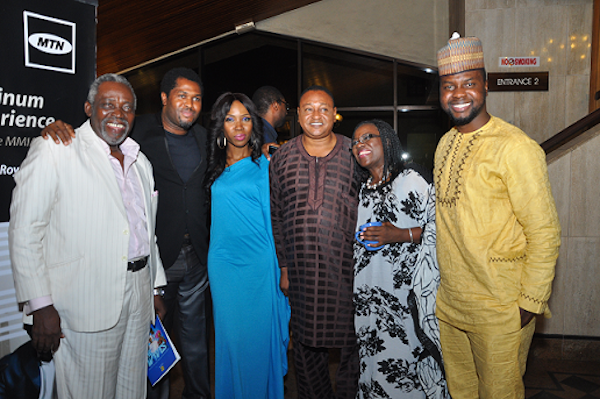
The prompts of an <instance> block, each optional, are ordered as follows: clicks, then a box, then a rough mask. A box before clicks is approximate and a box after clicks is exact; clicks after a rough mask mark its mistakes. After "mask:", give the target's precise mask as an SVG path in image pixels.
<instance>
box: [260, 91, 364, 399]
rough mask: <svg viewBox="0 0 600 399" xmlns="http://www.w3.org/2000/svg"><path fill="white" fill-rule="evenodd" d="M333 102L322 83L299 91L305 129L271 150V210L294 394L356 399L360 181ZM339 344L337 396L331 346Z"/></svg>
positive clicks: (299, 112) (299, 396)
mask: <svg viewBox="0 0 600 399" xmlns="http://www.w3.org/2000/svg"><path fill="white" fill-rule="evenodd" d="M335 115H336V108H335V104H334V101H333V96H332V95H331V93H330V92H329V90H327V89H326V88H324V87H321V86H311V87H309V88H307V89H306V90H305V91H304V92H303V93H302V95H301V97H300V103H299V107H298V119H299V122H300V126H301V127H302V130H303V134H302V135H301V136H299V137H296V138H294V139H292V140H290V141H289V142H288V143H286V144H285V145H283V146H282V147H281V148H280V149H279V150H277V152H276V153H275V154H274V155H273V157H272V161H271V165H270V169H269V170H270V178H271V215H272V221H273V235H274V237H275V245H276V247H277V257H278V259H279V265H280V267H281V288H282V290H283V292H284V293H285V294H286V295H288V294H289V297H290V302H291V305H292V321H291V331H292V339H293V342H294V343H293V345H294V346H293V347H294V365H295V368H296V378H297V385H298V398H334V397H335V398H354V397H355V396H356V388H357V384H358V373H359V363H358V347H357V342H356V336H355V334H354V315H353V304H352V281H353V260H352V240H353V238H354V228H355V226H356V212H357V208H358V199H357V196H358V190H359V185H358V183H357V182H356V179H355V177H354V161H353V159H352V155H351V154H350V152H349V151H348V149H349V148H350V139H349V138H347V137H344V136H341V135H337V134H335V133H333V124H334V122H335ZM329 348H340V349H341V356H340V365H339V367H338V371H337V374H336V394H335V395H334V393H333V388H332V386H331V380H330V377H329V366H328V359H329V354H328V349H329Z"/></svg>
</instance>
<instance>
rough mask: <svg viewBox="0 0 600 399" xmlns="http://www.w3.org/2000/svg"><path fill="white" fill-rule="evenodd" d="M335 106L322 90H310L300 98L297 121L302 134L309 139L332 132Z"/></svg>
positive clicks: (322, 136)
mask: <svg viewBox="0 0 600 399" xmlns="http://www.w3.org/2000/svg"><path fill="white" fill-rule="evenodd" d="M336 113H337V108H335V107H334V106H333V99H332V98H331V96H330V95H329V94H327V93H325V92H324V91H320V90H311V91H307V92H306V93H304V95H303V96H302V98H300V106H299V107H298V122H300V126H301V127H302V131H303V132H304V135H305V136H307V137H308V138H311V139H320V138H324V137H327V136H328V135H330V134H332V133H333V124H334V123H335V115H336Z"/></svg>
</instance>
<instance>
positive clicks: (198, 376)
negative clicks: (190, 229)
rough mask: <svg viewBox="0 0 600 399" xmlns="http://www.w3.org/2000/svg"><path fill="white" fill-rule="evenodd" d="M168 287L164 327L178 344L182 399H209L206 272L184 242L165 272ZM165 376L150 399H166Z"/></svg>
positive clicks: (151, 392) (154, 389)
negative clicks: (181, 373) (182, 387)
mask: <svg viewBox="0 0 600 399" xmlns="http://www.w3.org/2000/svg"><path fill="white" fill-rule="evenodd" d="M165 273H166V275H167V286H166V287H165V296H164V302H165V305H166V307H167V314H166V316H165V320H163V324H164V326H165V328H166V329H167V332H168V333H169V335H170V336H171V338H173V337H175V338H176V341H177V343H178V347H177V350H178V351H179V353H180V354H181V365H182V368H183V379H184V382H185V388H184V389H183V395H182V398H183V399H200V398H202V399H205V398H210V397H211V394H210V380H209V364H208V340H207V331H206V304H207V300H208V298H207V295H209V294H208V290H207V288H208V271H207V268H206V265H203V264H202V263H201V262H200V260H199V259H198V256H197V255H196V252H195V251H194V248H193V247H192V245H191V244H190V243H189V242H186V243H185V244H184V245H183V247H182V248H181V251H180V252H179V256H178V257H177V260H176V261H175V263H173V265H172V266H171V267H170V268H168V269H167V270H165ZM167 377H168V376H166V377H165V378H164V379H163V380H161V382H159V383H158V384H157V385H156V386H155V387H154V388H150V387H149V388H148V398H149V399H168V398H169V381H168V378H167Z"/></svg>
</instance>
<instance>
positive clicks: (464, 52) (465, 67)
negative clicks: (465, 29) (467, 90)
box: [437, 33, 485, 76]
mask: <svg viewBox="0 0 600 399" xmlns="http://www.w3.org/2000/svg"><path fill="white" fill-rule="evenodd" d="M437 61H438V70H439V74H440V76H444V75H452V74H455V73H459V72H464V71H470V70H473V69H482V68H485V64H484V62H483V45H482V44H481V41H480V40H479V39H478V38H476V37H460V36H458V34H457V33H454V35H452V38H451V39H450V40H448V44H447V45H446V46H444V47H442V48H441V49H440V50H439V51H438V52H437Z"/></svg>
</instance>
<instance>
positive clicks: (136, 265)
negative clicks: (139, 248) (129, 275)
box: [127, 256, 148, 273]
mask: <svg viewBox="0 0 600 399" xmlns="http://www.w3.org/2000/svg"><path fill="white" fill-rule="evenodd" d="M147 264H148V257H147V256H145V257H143V258H142V259H138V260H135V261H133V262H127V271H132V272H134V273H135V272H137V271H138V270H142V269H143V268H144V267H146V265H147Z"/></svg>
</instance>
